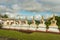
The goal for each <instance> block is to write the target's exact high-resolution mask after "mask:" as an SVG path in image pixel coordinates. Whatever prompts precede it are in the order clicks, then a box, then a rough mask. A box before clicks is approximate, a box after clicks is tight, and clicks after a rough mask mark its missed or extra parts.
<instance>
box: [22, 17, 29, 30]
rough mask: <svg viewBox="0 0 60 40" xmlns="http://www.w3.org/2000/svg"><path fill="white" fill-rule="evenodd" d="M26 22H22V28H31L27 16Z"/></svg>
mask: <svg viewBox="0 0 60 40" xmlns="http://www.w3.org/2000/svg"><path fill="white" fill-rule="evenodd" d="M24 22H25V23H23V24H22V27H21V28H22V30H28V29H29V24H28V21H27V17H25V21H24Z"/></svg>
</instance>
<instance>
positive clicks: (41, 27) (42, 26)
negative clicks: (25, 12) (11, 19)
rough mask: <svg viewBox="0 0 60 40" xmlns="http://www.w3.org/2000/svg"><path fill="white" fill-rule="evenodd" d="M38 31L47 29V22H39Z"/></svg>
mask: <svg viewBox="0 0 60 40" xmlns="http://www.w3.org/2000/svg"><path fill="white" fill-rule="evenodd" d="M37 31H46V25H45V24H39V26H38V28H37Z"/></svg>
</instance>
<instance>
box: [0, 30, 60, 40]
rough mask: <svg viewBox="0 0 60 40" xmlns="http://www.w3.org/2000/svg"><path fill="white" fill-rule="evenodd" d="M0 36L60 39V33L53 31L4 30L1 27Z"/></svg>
mask: <svg viewBox="0 0 60 40" xmlns="http://www.w3.org/2000/svg"><path fill="white" fill-rule="evenodd" d="M0 36H2V37H8V38H16V39H18V40H60V34H53V33H42V32H33V33H24V32H18V31H12V30H2V29H0Z"/></svg>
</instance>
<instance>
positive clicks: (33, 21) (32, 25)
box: [29, 16, 37, 31]
mask: <svg viewBox="0 0 60 40" xmlns="http://www.w3.org/2000/svg"><path fill="white" fill-rule="evenodd" d="M36 29H37V25H36V22H35V20H34V16H33V18H32V24H30V28H29V30H31V31H36Z"/></svg>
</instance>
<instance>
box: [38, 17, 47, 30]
mask: <svg viewBox="0 0 60 40" xmlns="http://www.w3.org/2000/svg"><path fill="white" fill-rule="evenodd" d="M37 31H46V25H45V21H44V18H43V16H42V18H41V20H40V24H39V25H38V28H37Z"/></svg>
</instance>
